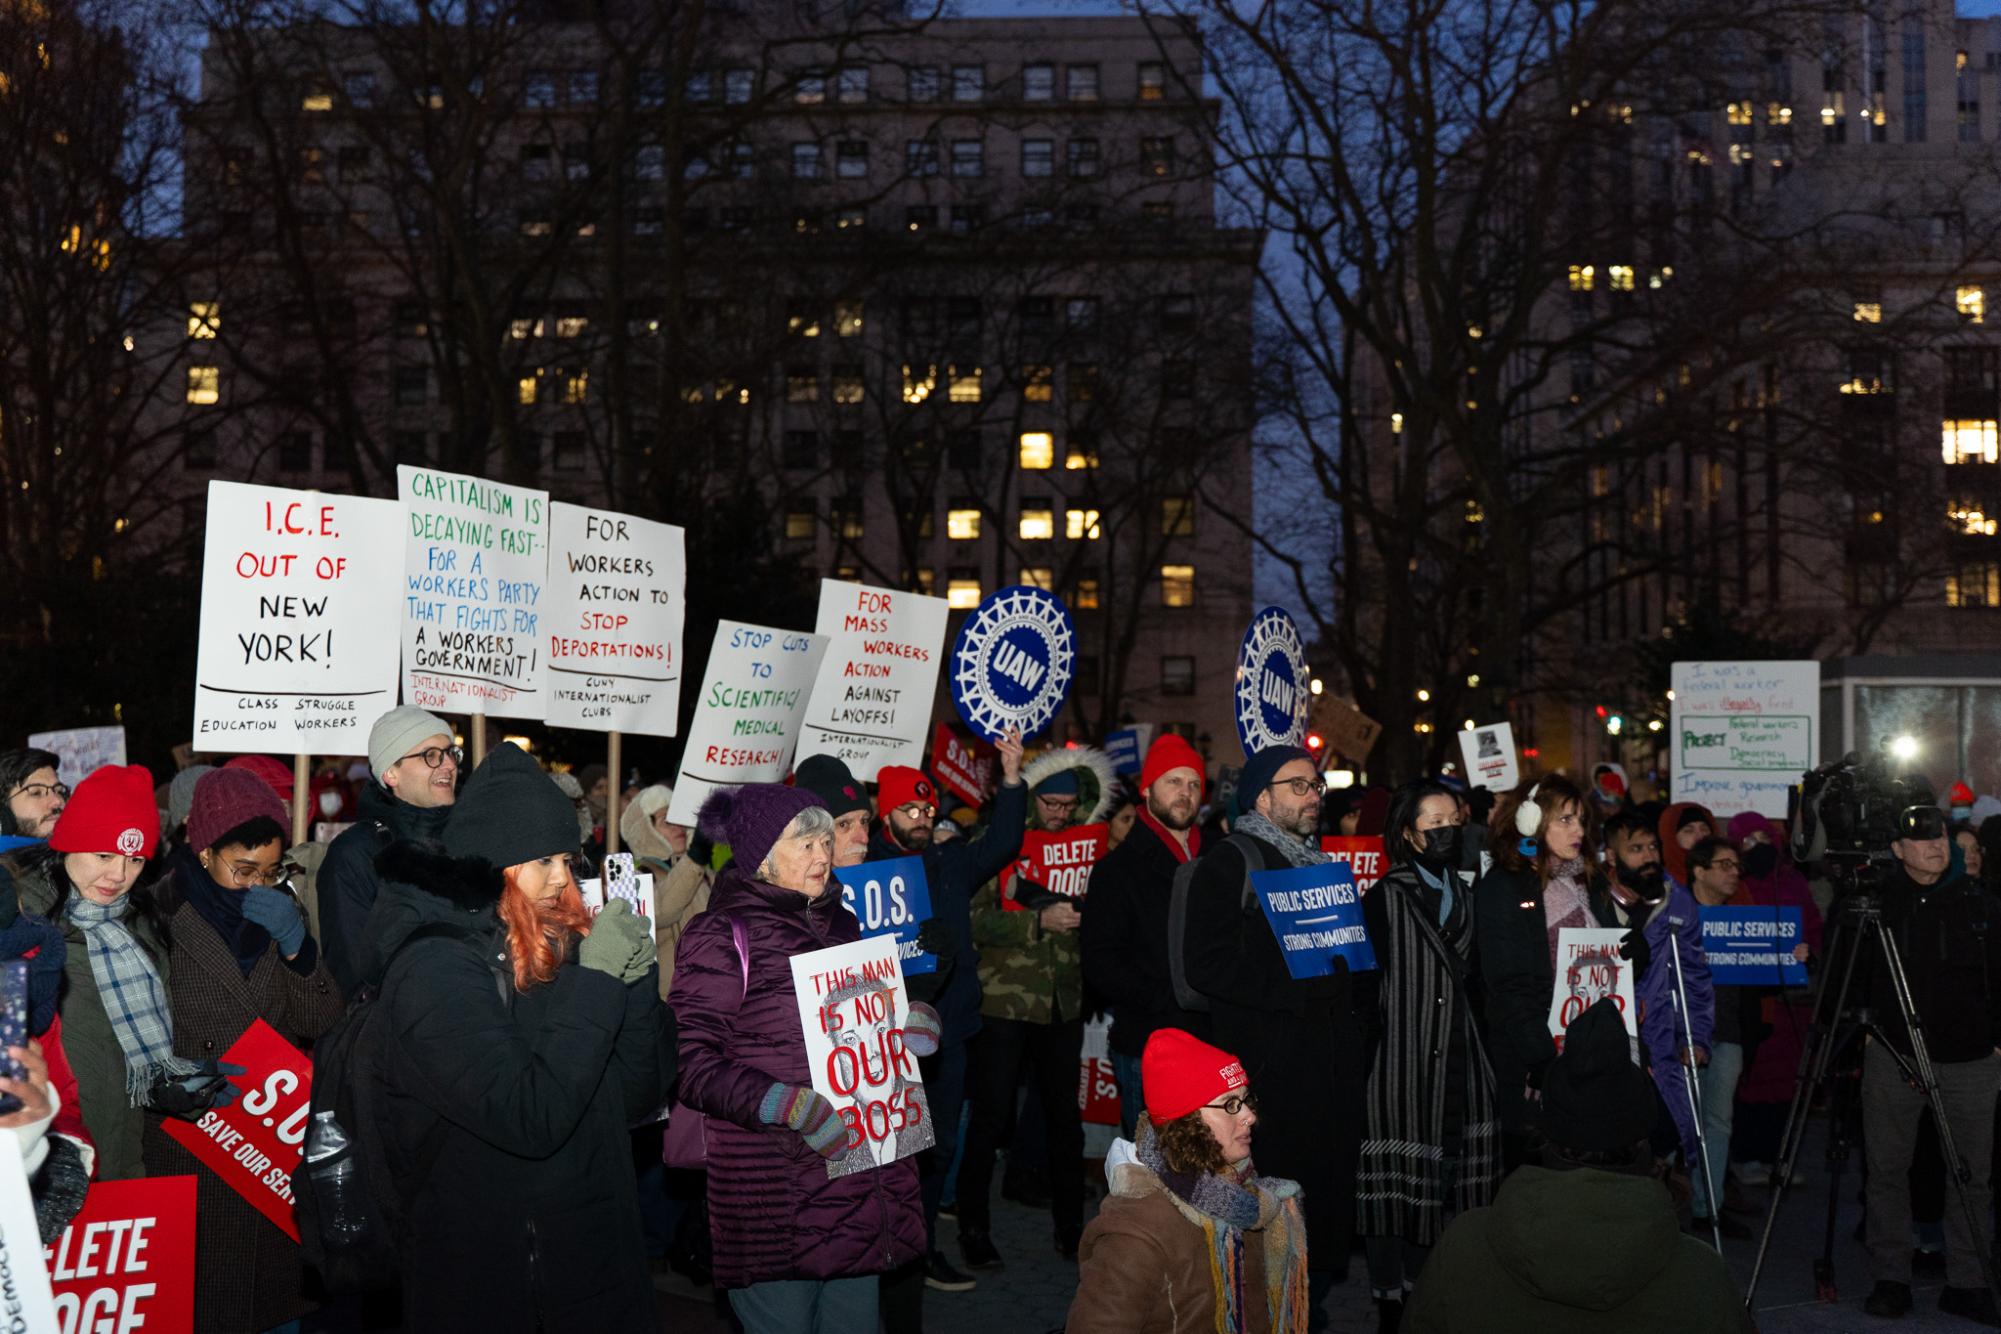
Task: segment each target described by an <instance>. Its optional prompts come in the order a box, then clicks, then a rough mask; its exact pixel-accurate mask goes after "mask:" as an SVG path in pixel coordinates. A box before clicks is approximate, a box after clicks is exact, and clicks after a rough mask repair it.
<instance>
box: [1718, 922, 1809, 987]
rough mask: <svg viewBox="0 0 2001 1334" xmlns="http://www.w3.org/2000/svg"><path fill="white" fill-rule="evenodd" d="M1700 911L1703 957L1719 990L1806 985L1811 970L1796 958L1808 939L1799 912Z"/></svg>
mask: <svg viewBox="0 0 2001 1334" xmlns="http://www.w3.org/2000/svg"><path fill="white" fill-rule="evenodd" d="M1700 911H1701V913H1702V952H1703V953H1704V954H1706V955H1708V956H1709V978H1710V980H1711V981H1712V982H1714V983H1715V984H1716V985H1717V986H1731V987H1803V986H1805V985H1806V965H1805V964H1803V963H1801V962H1799V960H1797V959H1795V958H1793V950H1794V949H1795V948H1796V947H1797V946H1799V945H1801V944H1802V943H1804V942H1805V940H1806V936H1805V935H1804V934H1802V932H1803V924H1802V923H1801V921H1800V910H1799V909H1798V908H1787V907H1777V906H1773V907H1765V906H1760V905H1756V904H1742V905H1739V904H1729V903H1725V904H1718V905H1717V906H1715V907H1710V906H1709V905H1707V904H1703V905H1701V909H1700Z"/></svg>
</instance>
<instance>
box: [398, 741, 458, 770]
mask: <svg viewBox="0 0 2001 1334" xmlns="http://www.w3.org/2000/svg"><path fill="white" fill-rule="evenodd" d="M447 755H449V756H451V757H452V764H453V765H455V766H456V765H462V764H464V763H465V762H466V753H465V747H463V746H427V747H426V748H424V749H423V750H413V751H411V752H410V753H409V754H408V755H405V756H404V757H403V760H422V761H423V762H424V767H425V768H427V769H435V768H437V767H438V766H439V765H441V764H443V763H444V762H445V756H447ZM403 760H398V761H396V763H398V764H401V763H403Z"/></svg>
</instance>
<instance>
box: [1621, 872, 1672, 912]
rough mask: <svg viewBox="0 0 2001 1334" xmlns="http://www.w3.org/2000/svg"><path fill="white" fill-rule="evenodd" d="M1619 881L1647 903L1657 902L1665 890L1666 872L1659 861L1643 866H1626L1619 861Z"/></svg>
mask: <svg viewBox="0 0 2001 1334" xmlns="http://www.w3.org/2000/svg"><path fill="white" fill-rule="evenodd" d="M1619 883H1620V884H1622V885H1624V886H1625V887H1626V888H1627V889H1629V890H1631V891H1632V892H1633V893H1635V894H1637V895H1639V896H1640V898H1641V899H1642V900H1644V901H1646V902H1648V903H1658V902H1659V901H1660V898H1661V896H1662V895H1663V894H1665V893H1666V892H1667V872H1666V871H1665V870H1663V869H1662V867H1661V864H1660V863H1659V862H1648V863H1647V864H1646V865H1644V866H1628V865H1626V864H1625V863H1624V862H1620V863H1619Z"/></svg>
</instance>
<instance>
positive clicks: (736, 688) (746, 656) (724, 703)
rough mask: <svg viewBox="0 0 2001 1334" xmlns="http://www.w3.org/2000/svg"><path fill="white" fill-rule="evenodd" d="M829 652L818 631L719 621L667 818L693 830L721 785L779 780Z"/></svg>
mask: <svg viewBox="0 0 2001 1334" xmlns="http://www.w3.org/2000/svg"><path fill="white" fill-rule="evenodd" d="M826 652H827V640H826V637H825V636H823V635H809V634H806V633H804V632H803V631H799V630H772V629H768V628H767V627H765V626H762V625H745V624H744V623H743V622H742V621H718V622H717V623H716V638H715V642H714V643H713V644H711V645H710V646H709V663H708V666H707V667H706V668H704V669H703V676H702V693H701V694H699V695H697V696H696V697H695V716H694V717H693V718H692V719H691V720H690V721H689V723H688V742H687V744H686V745H685V746H684V747H682V750H681V775H680V777H678V778H676V779H675V780H674V796H673V798H672V799H671V800H670V801H669V802H668V803H667V818H668V819H669V820H670V821H672V822H673V823H675V824H682V825H687V826H689V827H690V828H693V827H694V824H695V816H696V813H697V812H698V811H700V810H701V809H702V803H703V802H704V801H707V800H708V798H709V794H710V793H711V792H713V791H715V790H716V789H717V788H719V787H736V786H739V785H740V784H743V783H777V782H782V781H783V780H784V778H785V775H786V773H787V772H789V771H790V770H791V768H792V749H793V746H794V744H795V743H796V742H797V741H798V739H799V721H800V719H801V718H803V717H804V716H805V714H806V694H807V691H808V690H809V689H810V688H811V686H812V684H813V678H814V676H815V674H816V673H818V671H819V670H820V659H821V658H822V657H823V656H824V655H825V654H826Z"/></svg>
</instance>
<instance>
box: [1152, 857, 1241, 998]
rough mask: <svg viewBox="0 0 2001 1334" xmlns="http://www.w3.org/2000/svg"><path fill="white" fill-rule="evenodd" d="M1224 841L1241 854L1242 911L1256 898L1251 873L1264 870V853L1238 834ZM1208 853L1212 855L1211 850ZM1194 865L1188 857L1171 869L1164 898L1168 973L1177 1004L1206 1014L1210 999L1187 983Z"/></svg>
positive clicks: (1239, 909)
mask: <svg viewBox="0 0 2001 1334" xmlns="http://www.w3.org/2000/svg"><path fill="white" fill-rule="evenodd" d="M1223 843H1227V844H1229V845H1230V846H1232V847H1234V848H1236V849H1237V850H1238V851H1239V852H1241V853H1243V854H1244V870H1245V875H1244V889H1243V896H1242V897H1241V898H1240V899H1239V900H1238V902H1237V910H1238V911H1239V912H1242V911H1243V910H1244V909H1246V908H1249V907H1250V906H1251V904H1252V903H1253V902H1254V901H1255V897H1254V896H1253V894H1252V893H1251V877H1250V872H1252V871H1262V870H1264V869H1265V855H1264V853H1263V851H1262V850H1260V849H1259V847H1258V845H1257V841H1256V840H1255V839H1251V838H1248V837H1245V836H1244V835H1241V834H1231V835H1229V836H1228V837H1227V838H1225V839H1224V840H1223ZM1217 846H1219V847H1220V846H1222V845H1221V844H1218V845H1217ZM1207 855H1209V856H1214V855H1215V851H1214V849H1211V850H1210V852H1209V853H1208V854H1207ZM1195 865H1196V858H1193V857H1190V858H1189V859H1188V860H1187V861H1185V862H1183V863H1181V865H1179V866H1177V867H1175V868H1174V889H1173V891H1172V894H1171V896H1170V897H1169V899H1168V901H1167V974H1168V976H1169V977H1170V978H1171V979H1173V982H1174V1003H1175V1004H1176V1005H1179V1006H1180V1007H1181V1008H1182V1009H1184V1010H1196V1011H1200V1012H1203V1013H1207V1012H1208V1009H1209V998H1208V997H1207V996H1205V995H1203V994H1202V993H1201V992H1199V991H1197V990H1196V989H1195V988H1194V987H1192V986H1190V985H1189V984H1188V890H1189V886H1190V885H1192V884H1193V883H1194V880H1195Z"/></svg>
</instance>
